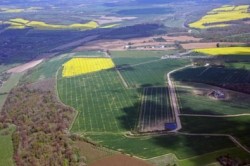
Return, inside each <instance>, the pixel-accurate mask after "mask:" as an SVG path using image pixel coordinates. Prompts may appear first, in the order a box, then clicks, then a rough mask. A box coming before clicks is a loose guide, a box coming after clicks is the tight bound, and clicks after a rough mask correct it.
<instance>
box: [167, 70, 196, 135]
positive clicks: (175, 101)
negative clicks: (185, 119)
mask: <svg viewBox="0 0 250 166" xmlns="http://www.w3.org/2000/svg"><path fill="white" fill-rule="evenodd" d="M190 66H192V65H186V66H184V67H181V68H178V69H175V70H172V71H170V72H169V73H168V74H167V80H168V90H169V97H170V104H171V108H172V110H173V111H174V115H175V121H176V129H174V130H172V131H171V132H177V131H179V130H180V129H181V128H182V126H181V120H180V108H179V104H178V99H177V95H176V91H175V86H174V82H173V81H172V80H171V74H172V73H174V72H176V71H178V70H182V69H184V68H187V67H190Z"/></svg>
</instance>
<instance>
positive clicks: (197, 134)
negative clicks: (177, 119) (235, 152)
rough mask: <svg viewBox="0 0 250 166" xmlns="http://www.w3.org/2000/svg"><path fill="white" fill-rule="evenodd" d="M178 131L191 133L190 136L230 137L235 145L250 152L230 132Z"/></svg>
mask: <svg viewBox="0 0 250 166" xmlns="http://www.w3.org/2000/svg"><path fill="white" fill-rule="evenodd" d="M177 133H178V134H181V135H190V136H212V137H228V138H229V139H230V140H231V141H232V142H233V143H234V144H235V145H237V146H238V147H240V148H242V149H243V150H244V151H246V152H247V153H250V150H249V149H248V148H247V147H246V146H244V145H242V144H241V143H240V142H239V141H238V140H237V139H236V138H234V137H233V136H232V135H230V134H209V133H200V134H199V133H186V132H177Z"/></svg>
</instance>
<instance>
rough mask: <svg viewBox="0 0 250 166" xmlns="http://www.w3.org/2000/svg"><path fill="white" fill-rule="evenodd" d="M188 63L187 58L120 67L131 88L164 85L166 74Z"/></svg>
mask: <svg viewBox="0 0 250 166" xmlns="http://www.w3.org/2000/svg"><path fill="white" fill-rule="evenodd" d="M187 63H188V61H187V60H170V59H168V60H160V59H159V60H158V61H152V62H147V63H141V64H138V65H131V66H130V67H124V68H123V67H121V68H118V70H119V71H120V73H121V75H122V76H123V78H124V79H125V80H126V82H127V84H128V86H129V87H130V88H138V87H149V86H164V85H165V82H166V79H165V75H166V74H167V73H168V72H169V71H171V70H173V69H176V68H178V67H181V66H184V65H186V64H187Z"/></svg>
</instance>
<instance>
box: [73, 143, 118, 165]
mask: <svg viewBox="0 0 250 166" xmlns="http://www.w3.org/2000/svg"><path fill="white" fill-rule="evenodd" d="M73 147H75V148H77V149H78V150H79V153H80V154H82V155H83V156H84V157H85V158H86V163H87V164H89V163H93V162H95V161H98V160H101V159H103V158H105V157H108V156H111V155H114V154H112V153H111V152H110V151H108V150H105V149H103V148H101V147H96V146H94V145H92V144H90V143H87V142H84V141H81V140H77V141H75V142H74V144H73Z"/></svg>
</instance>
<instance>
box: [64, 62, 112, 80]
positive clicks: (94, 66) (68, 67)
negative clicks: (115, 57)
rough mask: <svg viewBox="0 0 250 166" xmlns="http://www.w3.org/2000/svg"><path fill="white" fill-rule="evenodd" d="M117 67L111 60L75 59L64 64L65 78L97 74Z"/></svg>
mask: <svg viewBox="0 0 250 166" xmlns="http://www.w3.org/2000/svg"><path fill="white" fill-rule="evenodd" d="M113 67H115V65H114V63H113V61H112V59H110V58H73V59H71V60H69V61H68V62H66V63H65V64H63V72H62V76H63V77H73V76H77V75H81V74H87V73H92V72H97V71H101V70H105V69H110V68H113Z"/></svg>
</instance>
